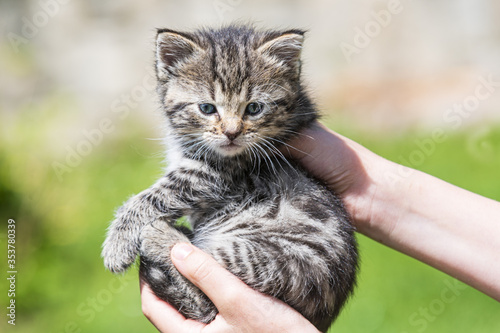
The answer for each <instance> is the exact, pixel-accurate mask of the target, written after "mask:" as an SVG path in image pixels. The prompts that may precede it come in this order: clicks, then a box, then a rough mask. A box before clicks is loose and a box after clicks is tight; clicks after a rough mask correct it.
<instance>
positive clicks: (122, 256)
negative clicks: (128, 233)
mask: <svg viewBox="0 0 500 333" xmlns="http://www.w3.org/2000/svg"><path fill="white" fill-rule="evenodd" d="M120 238H121V237H116V236H115V237H113V236H112V235H110V236H108V238H107V239H106V241H105V242H104V246H103V249H102V257H103V259H104V266H106V268H107V269H108V270H109V271H111V272H112V273H123V272H125V271H126V270H127V268H129V267H130V265H132V264H133V263H134V261H135V258H136V256H137V247H136V246H135V244H132V243H131V242H130V241H129V240H124V239H120Z"/></svg>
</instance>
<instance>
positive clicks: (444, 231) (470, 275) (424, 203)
mask: <svg viewBox="0 0 500 333" xmlns="http://www.w3.org/2000/svg"><path fill="white" fill-rule="evenodd" d="M290 145H291V146H292V147H294V148H293V149H292V148H289V149H287V152H286V153H288V154H289V155H290V156H291V157H293V158H294V159H297V160H298V161H299V162H300V163H301V164H302V166H303V167H304V168H306V169H307V170H308V171H309V172H311V173H312V174H313V175H314V176H316V177H317V178H319V179H321V180H323V181H324V182H325V183H326V184H327V185H328V186H329V187H330V188H331V189H332V190H334V191H335V192H337V193H338V194H340V195H341V196H342V199H343V201H344V204H345V206H346V209H347V211H348V212H349V214H350V215H351V217H352V220H353V223H354V225H355V226H356V228H357V231H358V232H360V233H362V234H364V235H366V236H368V237H370V238H372V239H374V240H376V241H378V242H380V243H383V244H385V245H387V246H389V247H391V248H393V249H395V250H397V251H400V252H402V253H405V254H407V255H409V256H411V257H413V258H415V259H418V260H420V261H422V262H424V263H426V264H428V265H431V266H433V267H435V268H436V269H438V270H441V271H443V272H445V273H447V274H449V275H451V276H453V277H455V278H457V279H459V280H461V281H463V282H465V283H467V284H468V285H470V286H472V287H474V288H476V289H477V290H479V291H481V292H483V293H485V294H487V295H489V296H491V297H492V298H494V299H496V300H497V301H500V279H499V278H498V277H499V276H500V203H499V202H497V201H494V200H491V199H487V198H485V197H482V196H479V195H477V194H474V193H471V192H468V191H466V190H463V189H461V188H458V187H456V186H454V185H451V184H449V183H446V182H444V181H442V180H440V179H437V178H435V177H432V176H430V175H428V174H425V173H423V172H420V171H417V170H414V169H411V168H408V167H403V166H401V165H398V164H396V163H393V162H391V161H388V160H386V159H384V158H382V157H380V156H378V155H376V154H374V153H372V152H371V151H369V150H368V149H366V148H364V147H363V146H361V145H359V144H358V143H356V142H354V141H352V140H350V139H348V138H345V137H343V136H341V135H339V134H337V133H335V132H333V131H331V130H329V129H327V128H326V127H324V126H322V125H320V124H315V125H314V126H313V127H312V128H311V129H308V130H305V131H304V132H303V133H302V134H301V135H300V136H299V137H298V138H297V139H296V140H294V141H292V142H291V143H290ZM172 260H173V262H174V264H175V266H176V267H177V269H178V270H179V271H180V272H181V273H182V274H183V275H184V276H186V278H188V279H189V280H190V281H192V282H193V283H194V284H195V285H197V286H198V287H199V288H200V289H201V290H203V291H204V292H205V293H206V294H207V296H208V297H209V298H210V299H211V300H212V301H213V302H214V304H215V305H216V307H217V309H218V310H219V315H218V316H217V318H216V319H215V320H214V321H213V322H212V323H211V324H209V325H205V324H201V323H198V322H195V321H192V320H188V319H185V318H184V317H183V316H182V315H180V314H179V313H178V312H177V311H176V310H175V309H174V308H172V307H171V306H170V305H169V304H167V303H166V302H164V301H162V300H160V299H158V298H157V297H156V296H155V295H154V294H153V293H152V292H151V290H150V289H149V287H148V286H147V285H145V284H143V283H141V297H142V304H143V312H144V314H145V315H146V317H147V318H148V319H149V320H150V321H151V322H152V323H153V324H154V325H155V326H156V327H157V328H158V330H159V331H161V332H164V333H167V332H180V333H183V332H190V333H193V332H318V331H317V330H316V328H315V327H314V326H312V325H311V324H310V323H309V322H308V321H307V320H306V319H305V318H304V317H302V316H301V315H300V314H299V313H297V312H296V311H295V310H293V309H292V308H290V307H289V306H287V305H286V304H284V303H282V302H280V301H278V300H275V299H272V298H271V297H268V296H265V295H262V294H260V293H258V292H256V291H254V290H253V289H251V288H250V287H248V286H247V285H245V284H244V283H243V282H241V281H240V280H239V279H237V278H236V277H235V276H234V275H232V274H231V273H229V272H228V271H226V270H225V269H224V268H222V267H221V266H220V265H218V264H217V263H216V262H215V260H213V259H212V258H211V257H210V256H208V255H207V254H205V253H203V252H202V251H201V250H199V249H196V248H195V247H193V246H191V245H187V244H182V245H176V246H175V247H174V249H173V251H172Z"/></svg>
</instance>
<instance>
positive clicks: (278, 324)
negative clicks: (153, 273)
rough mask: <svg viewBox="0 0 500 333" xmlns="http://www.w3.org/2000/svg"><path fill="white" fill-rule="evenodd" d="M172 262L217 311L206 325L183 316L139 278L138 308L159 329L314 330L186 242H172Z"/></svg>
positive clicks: (195, 331) (177, 332)
mask: <svg viewBox="0 0 500 333" xmlns="http://www.w3.org/2000/svg"><path fill="white" fill-rule="evenodd" d="M172 261H173V263H174V265H175V266H176V267H177V269H178V270H179V272H180V273H181V274H182V275H184V276H185V277H186V278H187V279H189V280H190V281H191V282H192V283H193V284H195V285H196V286H197V287H198V288H200V289H201V290H202V291H203V292H204V293H205V294H206V295H207V296H208V297H209V298H210V299H211V300H212V302H213V303H214V304H215V306H216V307H217V309H218V310H219V314H218V315H217V317H216V318H215V319H214V321H212V322H211V323H210V324H208V325H207V324H203V323H200V322H197V321H195V320H191V319H186V318H185V317H184V316H182V315H181V314H180V313H179V312H177V310H176V309H175V308H173V307H172V306H171V305H170V304H168V303H167V302H165V301H163V300H161V299H159V298H158V297H156V295H155V294H153V292H152V291H151V289H150V288H149V286H148V285H147V284H146V283H145V282H143V281H141V301H142V311H143V313H144V315H145V316H146V317H147V318H148V319H149V321H151V323H152V324H153V325H154V326H155V327H156V328H157V329H158V330H159V331H160V332H163V333H168V332H172V333H182V332H189V333H201V332H203V333H210V332H218V333H219V332H221V333H223V332H256V333H257V332H258V333H265V332H301V333H302V332H303V333H307V332H318V330H317V329H316V328H315V327H314V326H313V325H312V324H311V323H310V322H308V321H307V320H306V319H305V318H304V317H303V316H302V315H301V314H300V313H298V312H297V311H295V310H294V309H292V308H291V307H289V306H288V305H286V304H285V303H283V302H281V301H279V300H277V299H274V298H272V297H270V296H267V295H264V294H261V293H259V292H257V291H255V290H253V289H252V288H250V287H249V286H247V285H246V284H244V283H243V282H242V281H241V280H239V279H238V278H237V277H236V276H234V275H233V274H231V273H230V272H228V271H227V270H225V269H224V268H223V267H222V266H220V265H219V264H218V263H217V262H216V261H215V260H214V259H213V258H212V257H211V256H209V255H208V254H206V253H204V252H203V251H201V250H200V249H198V248H196V247H194V246H192V245H190V244H185V243H181V244H177V245H175V246H174V248H173V249H172Z"/></svg>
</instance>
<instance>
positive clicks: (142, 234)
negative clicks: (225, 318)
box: [102, 26, 357, 330]
mask: <svg viewBox="0 0 500 333" xmlns="http://www.w3.org/2000/svg"><path fill="white" fill-rule="evenodd" d="M303 35H304V32H303V31H300V30H287V31H257V30H255V29H254V28H252V27H247V26H229V27H225V28H221V29H218V30H200V31H196V32H194V33H184V32H176V31H172V30H168V29H160V30H158V35H157V48H156V71H157V77H158V92H159V96H160V101H161V104H162V107H163V110H164V114H165V116H166V118H167V121H166V123H167V129H168V143H169V147H170V151H169V152H168V157H169V160H170V161H169V164H168V169H167V172H166V175H165V176H164V177H163V178H161V179H160V180H158V181H157V182H156V183H155V184H154V185H153V186H152V187H150V188H149V189H147V190H145V191H143V192H141V193H139V194H138V195H136V196H134V197H132V198H131V199H129V200H128V201H127V202H126V203H125V204H124V205H123V206H122V207H121V208H120V209H119V210H118V211H117V213H116V219H115V220H114V221H113V222H112V224H111V226H110V228H109V230H108V235H107V239H106V241H105V242H104V246H103V253H102V255H103V257H104V262H105V265H106V267H107V268H108V269H109V270H110V271H112V272H114V273H119V272H123V271H124V270H126V269H127V268H128V267H129V266H130V265H131V264H132V263H133V262H134V260H135V258H136V256H137V254H139V255H140V274H141V277H142V278H143V279H144V280H145V281H147V283H148V284H149V285H150V286H151V288H152V290H153V291H154V292H155V294H156V295H158V296H159V297H160V298H162V299H164V300H166V301H168V302H169V303H170V304H172V305H173V306H175V307H176V308H177V309H179V311H180V312H181V313H182V314H183V315H185V316H186V317H189V318H193V319H197V320H199V321H202V322H205V323H208V322H210V321H211V320H213V319H214V317H215V315H216V314H217V309H216V308H215V306H214V305H213V304H212V303H211V301H210V300H209V299H208V298H207V297H206V296H205V295H204V294H203V293H202V292H201V291H200V290H199V289H197V288H196V287H195V286H194V285H193V284H191V283H190V282H188V281H187V280H186V279H185V278H184V277H183V276H181V275H180V274H179V273H178V271H177V270H176V269H175V267H174V266H173V264H172V262H171V259H170V250H171V248H172V247H173V245H174V244H176V243H179V242H191V243H192V244H194V245H196V246H197V247H199V248H201V249H202V250H204V251H205V252H207V253H209V254H210V255H212V256H213V257H214V258H215V259H216V260H217V261H218V262H219V263H221V264H222V265H223V266H224V267H226V268H227V269H228V270H229V271H231V272H232V273H233V274H235V275H236V276H238V277H239V278H240V279H241V280H243V281H244V282H245V283H246V284H248V285H250V286H251V287H253V288H255V289H256V290H258V291H260V292H262V293H265V294H268V295H271V296H273V297H276V298H278V299H280V300H282V301H284V302H286V303H288V304H289V305H290V306H292V307H293V308H295V309H296V310H297V311H299V312H300V313H301V314H302V315H304V316H305V317H306V318H307V319H308V320H309V321H311V322H312V323H313V324H314V325H316V326H317V327H318V328H319V329H322V330H326V329H327V328H328V326H329V325H330V323H331V322H332V320H334V319H335V317H336V316H337V315H338V313H339V311H340V309H341V307H342V306H343V304H344V302H345V301H346V299H347V298H348V297H349V296H350V294H351V293H352V290H353V286H354V284H355V275H356V269H357V251H356V241H355V239H354V236H353V227H352V226H351V224H350V222H349V219H348V216H347V213H346V211H345V210H344V208H343V206H342V202H341V200H340V199H339V198H338V197H337V196H336V195H334V194H333V193H331V192H330V191H329V190H328V189H327V188H326V187H325V186H324V185H322V184H321V183H320V182H319V181H318V180H316V179H314V178H312V177H310V176H309V175H308V174H307V173H306V172H305V171H304V170H302V169H301V168H300V167H299V166H298V165H297V164H296V163H295V162H294V161H292V160H287V159H286V158H285V157H284V156H283V154H282V153H281V152H280V150H279V148H280V147H283V146H287V144H286V142H287V141H288V140H289V139H290V138H292V137H295V136H296V135H298V133H299V131H300V130H301V129H303V128H305V127H307V126H309V125H311V124H312V123H313V122H314V121H315V120H316V119H317V117H318V116H317V110H316V108H315V107H314V105H313V104H312V102H311V100H310V99H309V97H308V96H307V94H306V92H305V90H304V88H303V86H302V84H301V80H300V67H301V63H300V52H301V49H302V43H303V39H304V37H303ZM291 149H293V148H291ZM183 216H185V217H187V220H188V222H189V224H190V225H191V228H190V229H189V228H185V227H180V226H177V225H176V223H175V222H176V220H177V219H179V218H180V217H183Z"/></svg>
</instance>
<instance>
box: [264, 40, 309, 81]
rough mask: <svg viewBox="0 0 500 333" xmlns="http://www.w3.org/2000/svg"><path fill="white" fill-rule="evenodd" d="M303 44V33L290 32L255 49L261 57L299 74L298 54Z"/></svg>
mask: <svg viewBox="0 0 500 333" xmlns="http://www.w3.org/2000/svg"><path fill="white" fill-rule="evenodd" d="M303 42H304V31H301V30H290V31H285V32H284V33H282V34H281V35H279V36H277V37H274V38H273V39H271V40H268V41H266V42H265V43H264V44H262V45H261V46H259V48H258V49H257V51H258V52H260V53H261V54H262V55H265V56H268V57H271V58H273V60H277V61H278V62H279V63H284V64H286V65H288V66H289V67H290V68H291V69H293V70H295V71H296V72H297V74H299V73H300V52H301V51H302V44H303Z"/></svg>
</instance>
